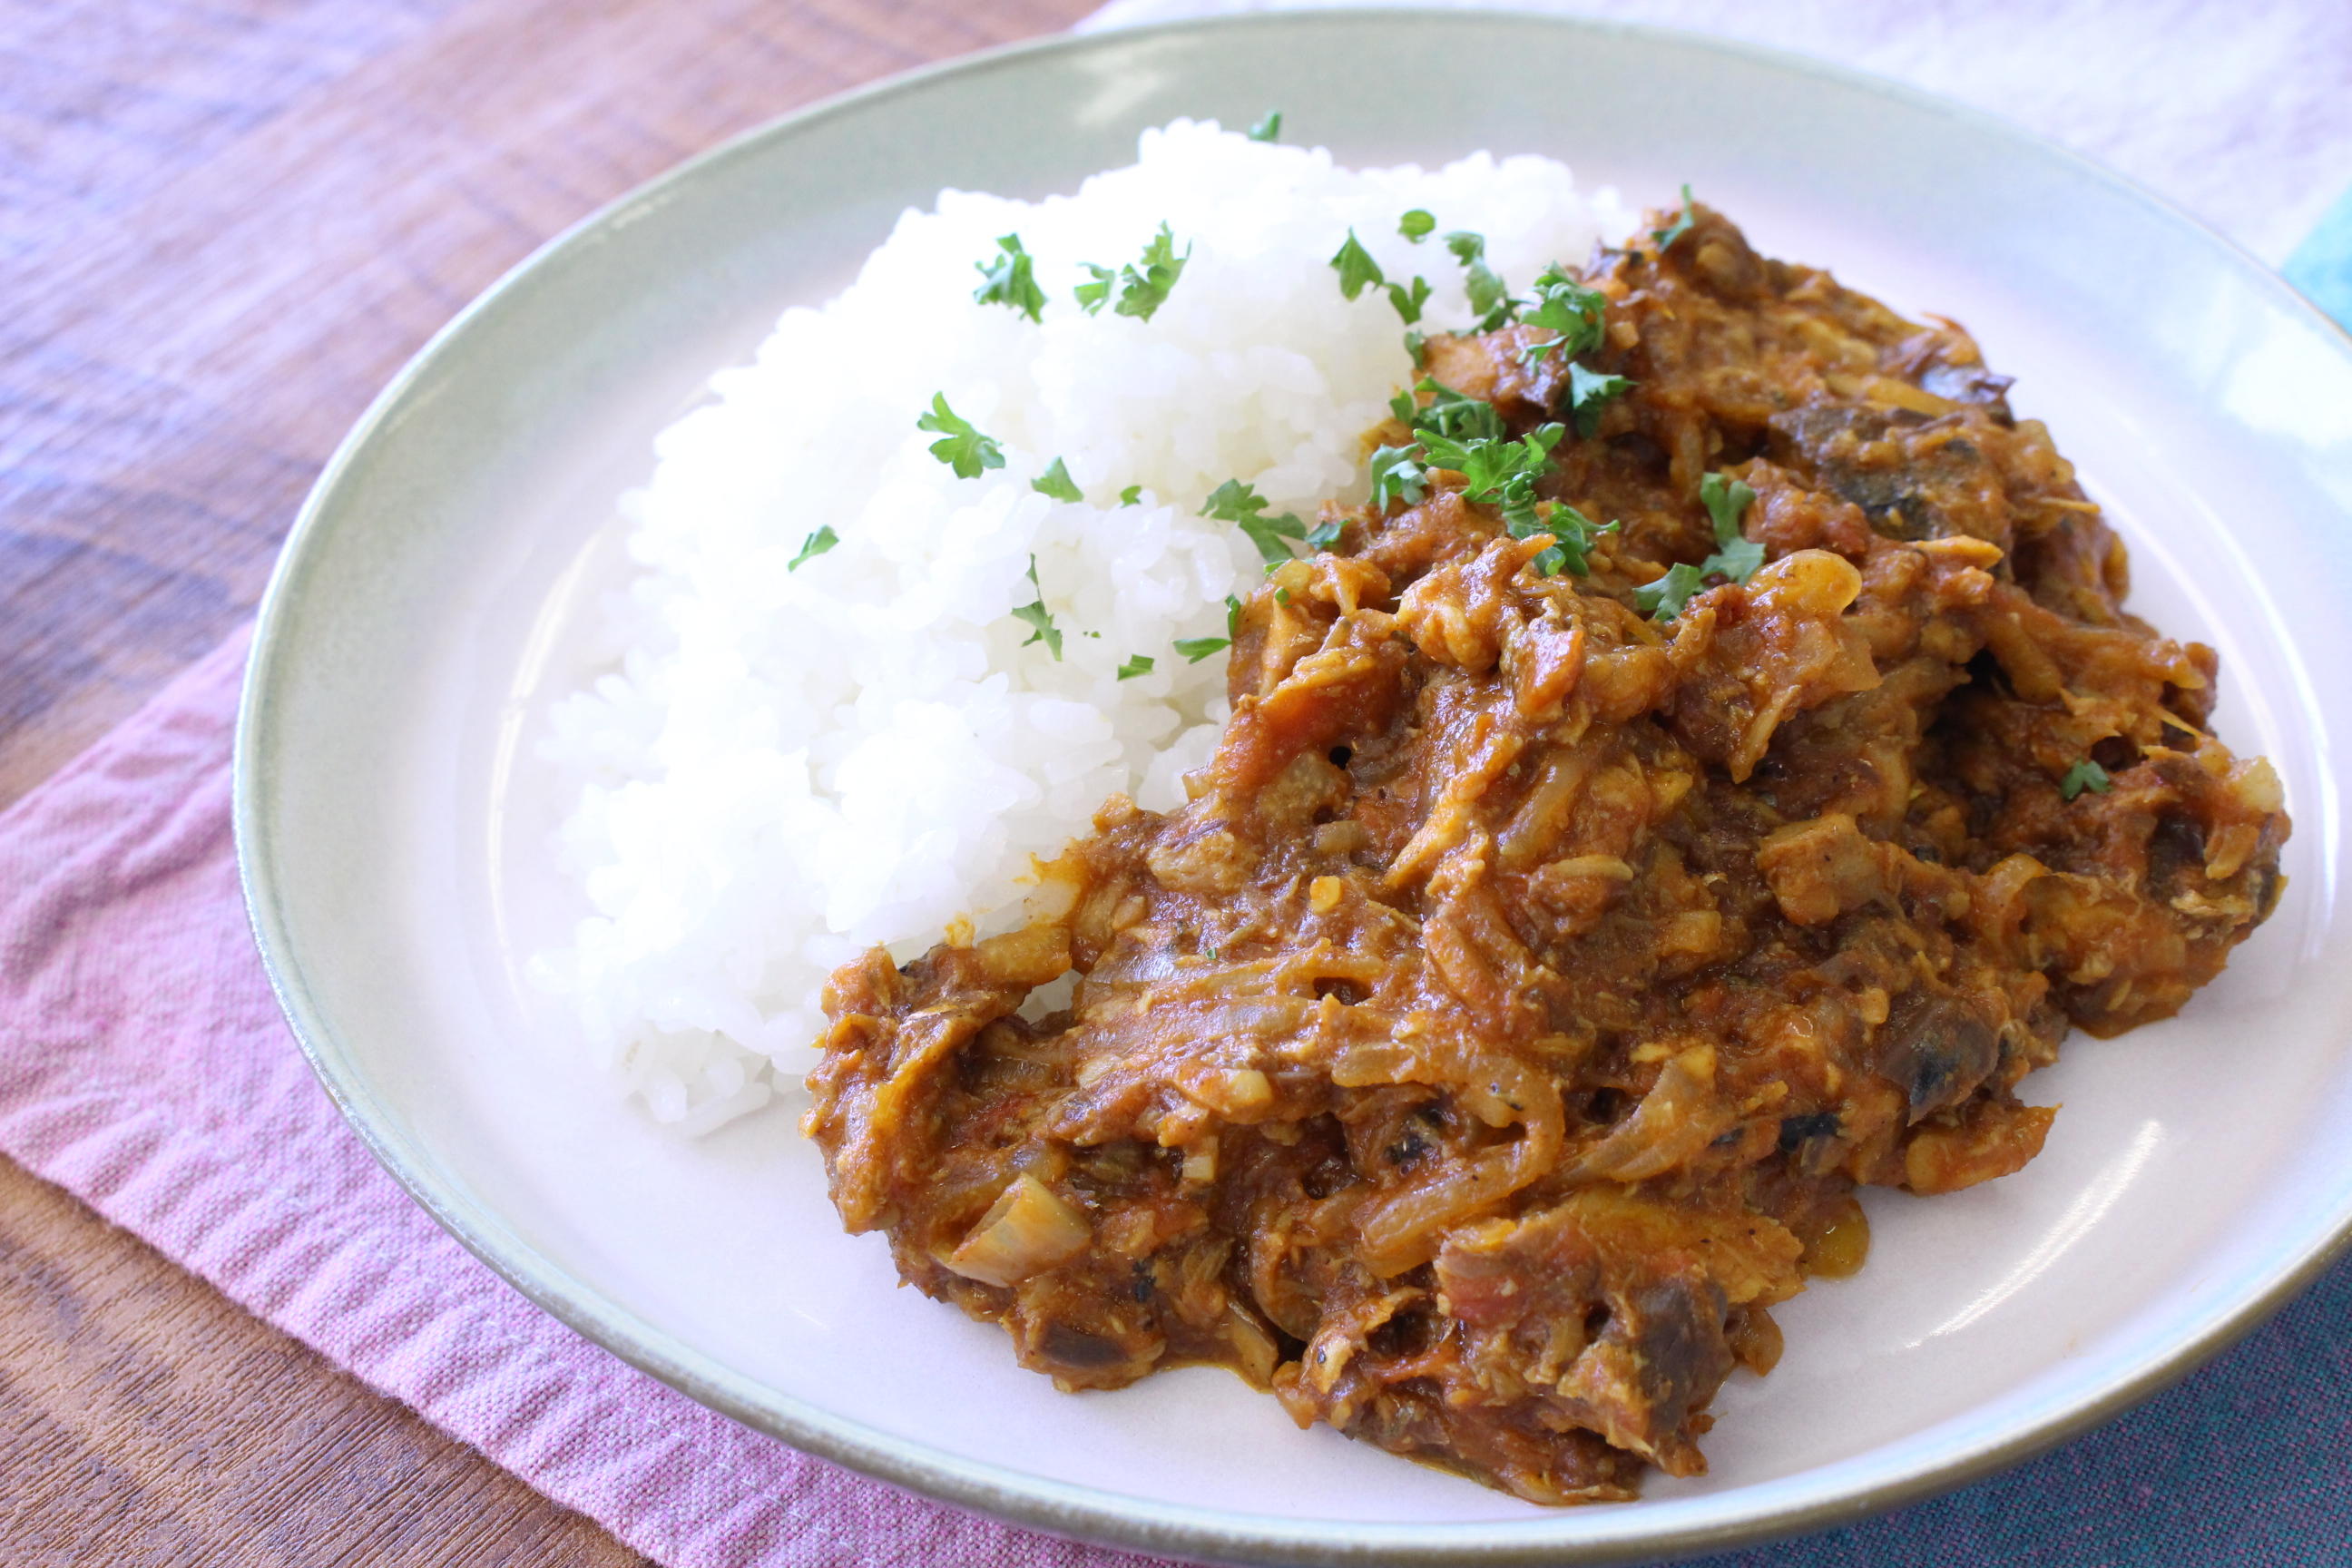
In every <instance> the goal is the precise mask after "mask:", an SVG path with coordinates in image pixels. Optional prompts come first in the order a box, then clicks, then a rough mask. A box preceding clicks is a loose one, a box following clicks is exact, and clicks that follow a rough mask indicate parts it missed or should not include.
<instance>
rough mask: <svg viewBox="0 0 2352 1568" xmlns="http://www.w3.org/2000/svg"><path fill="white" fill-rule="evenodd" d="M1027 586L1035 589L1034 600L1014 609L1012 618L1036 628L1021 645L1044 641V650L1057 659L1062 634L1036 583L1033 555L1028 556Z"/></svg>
mask: <svg viewBox="0 0 2352 1568" xmlns="http://www.w3.org/2000/svg"><path fill="white" fill-rule="evenodd" d="M1029 586H1031V587H1032V588H1036V589H1037V598H1036V601H1035V602H1034V604H1027V605H1022V606H1021V607H1020V608H1018V609H1016V610H1014V611H1013V619H1014V620H1016V621H1020V622H1022V623H1024V625H1027V626H1034V628H1036V629H1035V630H1034V631H1032V632H1031V633H1030V634H1029V637H1028V640H1027V641H1026V642H1024V643H1023V644H1022V645H1021V646H1022V647H1028V646H1029V644H1030V643H1033V642H1041V643H1044V644H1045V651H1046V652H1047V653H1050V654H1052V655H1053V656H1054V658H1055V659H1056V660H1057V661H1058V660H1059V659H1060V658H1061V657H1062V634H1061V632H1060V630H1059V629H1058V628H1057V627H1055V625H1054V617H1053V616H1051V615H1050V614H1048V613H1047V612H1046V609H1045V589H1044V588H1042V587H1039V586H1038V584H1037V558H1036V557H1035V556H1034V555H1032V556H1031V557H1029Z"/></svg>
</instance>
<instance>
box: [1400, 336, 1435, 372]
mask: <svg viewBox="0 0 2352 1568" xmlns="http://www.w3.org/2000/svg"><path fill="white" fill-rule="evenodd" d="M1404 352H1405V353H1409V354H1411V355H1412V368H1413V369H1415V370H1419V369H1420V368H1421V367H1422V365H1423V363H1426V362H1427V361H1428V359H1429V337H1428V334H1426V333H1424V332H1418V331H1413V332H1407V333H1405V335H1404Z"/></svg>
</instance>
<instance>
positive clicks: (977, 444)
mask: <svg viewBox="0 0 2352 1568" xmlns="http://www.w3.org/2000/svg"><path fill="white" fill-rule="evenodd" d="M915 428H916V429H918V430H932V431H936V432H938V433H939V435H940V437H941V439H940V440H937V441H934V442H932V443H931V456H932V457H934V458H938V459H939V460H940V462H942V463H945V464H946V465H947V466H948V467H949V468H953V469H954V470H955V476H956V478H958V479H978V478H980V472H981V470H982V468H1003V467H1004V449H1003V447H999V446H998V445H997V444H996V441H995V438H994V437H989V436H983V435H982V434H981V433H980V432H979V431H977V430H975V429H973V428H972V427H971V422H970V421H969V420H966V419H961V418H959V417H957V415H956V412H955V410H954V409H952V408H950V407H949V406H948V396H947V394H946V393H944V392H935V393H933V394H931V411H930V412H929V414H926V415H924V416H922V417H921V418H920V419H918V420H916V421H915Z"/></svg>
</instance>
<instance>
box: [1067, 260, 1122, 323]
mask: <svg viewBox="0 0 2352 1568" xmlns="http://www.w3.org/2000/svg"><path fill="white" fill-rule="evenodd" d="M1078 265H1079V266H1081V267H1083V268H1086V269H1087V271H1089V272H1091V273H1093V274H1094V280H1093V281H1092V282H1090V283H1081V284H1079V285H1078V286H1077V288H1076V289H1074V290H1072V292H1074V293H1075V294H1076V296H1077V300H1078V309H1079V310H1084V311H1085V312H1086V313H1087V315H1089V316H1095V315H1100V314H1101V313H1102V308H1103V301H1104V300H1108V299H1109V298H1110V286H1111V284H1112V283H1114V282H1115V281H1117V280H1118V273H1116V272H1113V271H1112V270H1111V269H1110V268H1108V267H1097V266H1096V265H1095V264H1094V263H1093V262H1091V261H1081V262H1079V263H1078Z"/></svg>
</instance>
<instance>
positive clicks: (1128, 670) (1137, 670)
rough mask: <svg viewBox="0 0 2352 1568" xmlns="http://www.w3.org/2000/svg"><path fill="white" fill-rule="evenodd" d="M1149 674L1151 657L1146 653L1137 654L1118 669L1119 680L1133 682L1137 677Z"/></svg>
mask: <svg viewBox="0 0 2352 1568" xmlns="http://www.w3.org/2000/svg"><path fill="white" fill-rule="evenodd" d="M1150 673H1151V656H1150V654H1148V653H1139V654H1137V655H1136V656H1135V657H1134V658H1130V659H1129V660H1128V661H1127V662H1126V663H1125V664H1122V665H1120V666H1119V667H1118V678H1119V679H1121V680H1133V679H1135V678H1136V677H1137V676H1139V675H1150Z"/></svg>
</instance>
